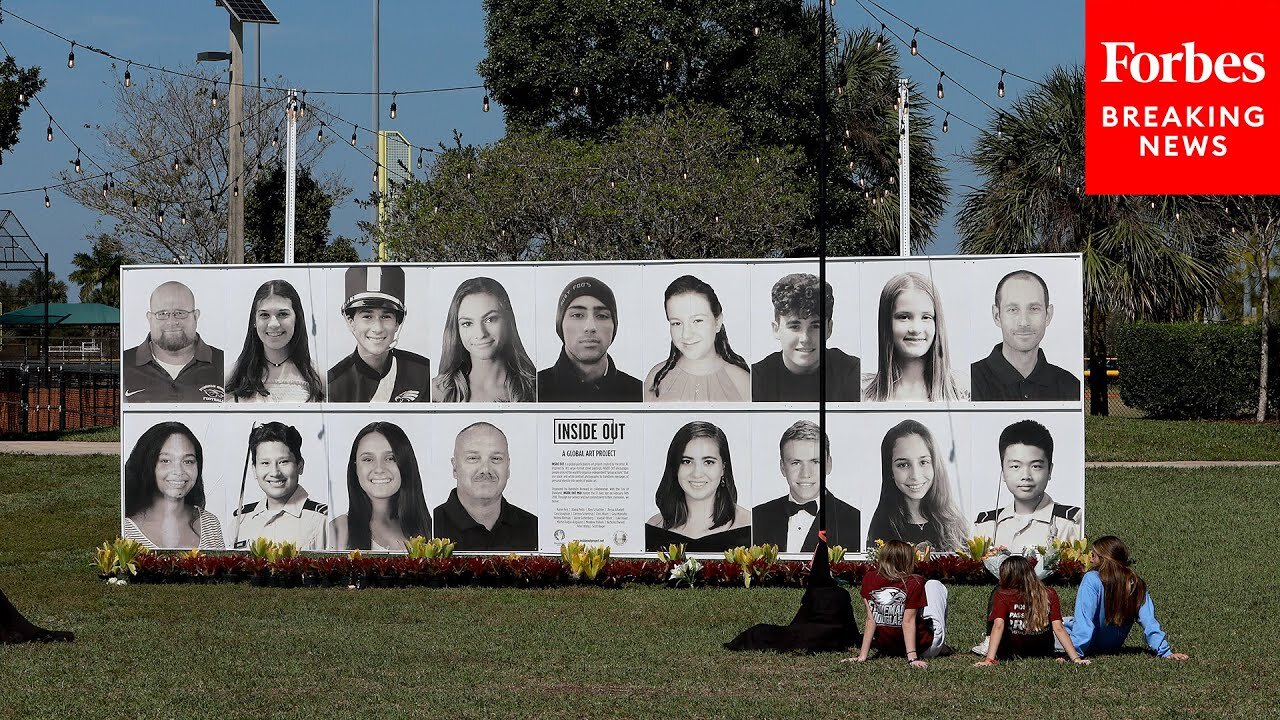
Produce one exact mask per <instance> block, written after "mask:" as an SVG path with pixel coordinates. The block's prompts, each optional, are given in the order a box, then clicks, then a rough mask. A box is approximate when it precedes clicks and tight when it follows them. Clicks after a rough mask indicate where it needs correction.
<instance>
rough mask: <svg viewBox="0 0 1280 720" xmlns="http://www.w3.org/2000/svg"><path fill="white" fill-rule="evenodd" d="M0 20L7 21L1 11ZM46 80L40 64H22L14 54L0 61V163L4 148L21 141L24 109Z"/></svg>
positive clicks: (0, 162)
mask: <svg viewBox="0 0 1280 720" xmlns="http://www.w3.org/2000/svg"><path fill="white" fill-rule="evenodd" d="M0 22H4V16H3V15H2V14H0ZM44 82H45V81H44V78H42V77H40V68H39V67H37V66H34V65H33V66H31V67H28V68H24V67H20V66H19V65H18V61H17V60H15V59H14V58H13V56H11V55H5V58H4V62H3V63H0V164H4V151H6V150H12V149H13V146H14V145H17V144H18V133H19V132H20V131H21V130H22V122H21V118H22V111H23V110H26V109H27V108H29V107H31V98H33V97H35V95H36V93H38V92H40V91H41V90H43V89H44ZM19 97H21V98H23V99H22V101H21V102H19V100H18V98H19Z"/></svg>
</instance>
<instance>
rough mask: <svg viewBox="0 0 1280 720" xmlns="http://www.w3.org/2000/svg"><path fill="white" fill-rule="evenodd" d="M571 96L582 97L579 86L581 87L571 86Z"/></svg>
mask: <svg viewBox="0 0 1280 720" xmlns="http://www.w3.org/2000/svg"><path fill="white" fill-rule="evenodd" d="M573 96H574V97H581V96H582V86H581V85H574V86H573Z"/></svg>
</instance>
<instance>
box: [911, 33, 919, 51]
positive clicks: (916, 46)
mask: <svg viewBox="0 0 1280 720" xmlns="http://www.w3.org/2000/svg"><path fill="white" fill-rule="evenodd" d="M919 32H920V28H916V29H915V30H914V31H913V32H912V33H911V54H912V55H919V54H920V45H919V44H917V42H916V34H917V33H919Z"/></svg>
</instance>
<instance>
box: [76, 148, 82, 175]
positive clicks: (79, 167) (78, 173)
mask: <svg viewBox="0 0 1280 720" xmlns="http://www.w3.org/2000/svg"><path fill="white" fill-rule="evenodd" d="M76 174H77V175H83V174H84V166H82V165H81V164H80V148H76Z"/></svg>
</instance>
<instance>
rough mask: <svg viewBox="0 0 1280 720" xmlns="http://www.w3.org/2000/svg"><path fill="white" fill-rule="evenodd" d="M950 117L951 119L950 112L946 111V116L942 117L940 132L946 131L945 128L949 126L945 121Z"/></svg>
mask: <svg viewBox="0 0 1280 720" xmlns="http://www.w3.org/2000/svg"><path fill="white" fill-rule="evenodd" d="M950 119H951V113H950V112H948V113H947V116H946V117H944V118H942V132H943V133H944V134H945V133H946V132H947V128H948V127H949V126H948V125H947V121H948V120H950Z"/></svg>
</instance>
